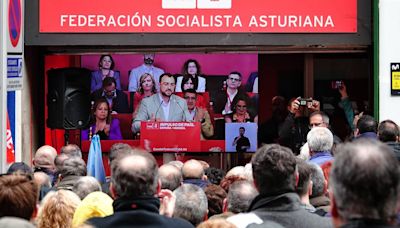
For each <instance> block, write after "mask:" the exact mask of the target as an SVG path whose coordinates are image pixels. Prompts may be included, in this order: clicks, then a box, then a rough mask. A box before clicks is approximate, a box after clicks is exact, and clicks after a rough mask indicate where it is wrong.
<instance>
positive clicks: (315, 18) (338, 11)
mask: <svg viewBox="0 0 400 228" xmlns="http://www.w3.org/2000/svg"><path fill="white" fill-rule="evenodd" d="M39 15H40V16H39V20H40V21H39V24H40V26H39V27H40V28H39V30H40V32H42V33H132V32H136V33H149V32H150V33H155V32H157V33H158V32H160V33H248V32H252V33H355V32H357V0H323V1H320V0H302V1H298V0H279V1H277V0H146V1H139V0H114V1H109V0H57V1H54V0H40V9H39Z"/></svg>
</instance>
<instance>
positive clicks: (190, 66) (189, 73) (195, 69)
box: [176, 59, 206, 93]
mask: <svg viewBox="0 0 400 228" xmlns="http://www.w3.org/2000/svg"><path fill="white" fill-rule="evenodd" d="M200 75H201V71H200V64H199V63H198V62H197V60H195V59H189V60H187V61H186V62H185V63H184V64H183V73H182V76H179V77H178V78H177V79H176V92H182V91H185V90H184V88H183V84H184V83H185V82H186V83H187V82H188V79H191V80H190V81H191V83H192V84H193V85H194V87H193V89H195V90H196V92H198V93H203V92H205V91H206V79H205V78H204V77H201V76H200ZM184 79H186V80H185V82H184Z"/></svg>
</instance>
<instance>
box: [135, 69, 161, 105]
mask: <svg viewBox="0 0 400 228" xmlns="http://www.w3.org/2000/svg"><path fill="white" fill-rule="evenodd" d="M139 82H140V84H139V88H138V91H136V93H135V97H134V100H133V102H134V103H133V105H134V107H135V109H136V110H137V107H138V106H139V104H140V102H141V101H142V99H143V98H145V97H150V96H151V95H154V94H156V93H157V88H156V81H155V80H154V78H153V76H152V75H151V74H148V73H144V74H142V76H140V79H139Z"/></svg>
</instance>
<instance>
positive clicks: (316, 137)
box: [307, 127, 333, 152]
mask: <svg viewBox="0 0 400 228" xmlns="http://www.w3.org/2000/svg"><path fill="white" fill-rule="evenodd" d="M307 143H308V147H309V148H310V151H313V152H319V151H330V150H331V149H332V146H333V134H332V132H331V131H330V130H329V129H328V128H326V127H314V128H312V129H311V130H310V132H308V134H307Z"/></svg>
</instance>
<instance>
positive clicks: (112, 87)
mask: <svg viewBox="0 0 400 228" xmlns="http://www.w3.org/2000/svg"><path fill="white" fill-rule="evenodd" d="M102 84H103V87H102V88H103V93H104V97H106V98H108V99H113V98H115V97H116V96H117V89H116V88H117V87H116V85H117V82H116V81H115V78H114V77H106V78H104V79H103V83H102Z"/></svg>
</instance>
